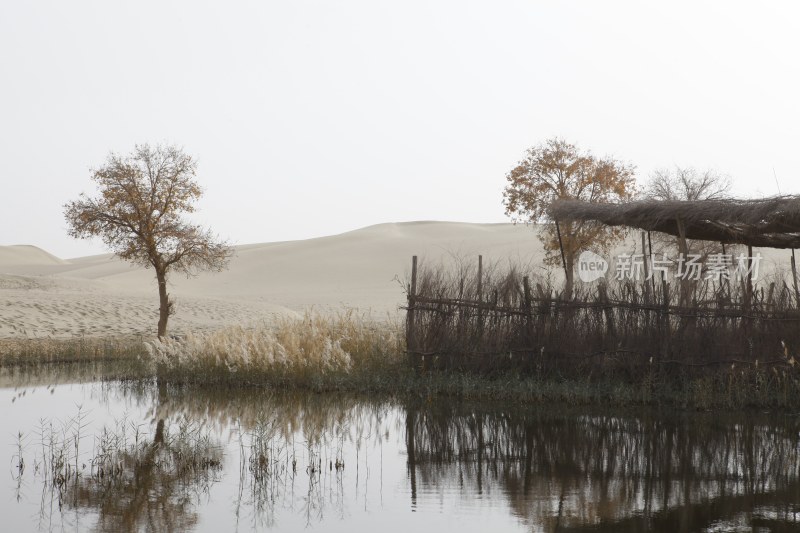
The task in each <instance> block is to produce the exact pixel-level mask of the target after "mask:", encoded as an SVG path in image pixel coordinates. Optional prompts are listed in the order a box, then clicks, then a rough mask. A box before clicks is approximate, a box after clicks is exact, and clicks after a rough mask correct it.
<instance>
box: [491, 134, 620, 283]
mask: <svg viewBox="0 0 800 533" xmlns="http://www.w3.org/2000/svg"><path fill="white" fill-rule="evenodd" d="M506 180H507V181H508V184H507V185H506V188H505V190H504V191H503V206H504V207H505V211H506V215H508V216H510V217H511V218H512V220H513V221H514V223H517V222H525V223H532V224H545V226H544V228H543V231H541V232H540V234H539V238H540V239H541V240H542V244H544V249H545V252H546V255H545V262H546V263H547V264H550V265H555V264H558V263H560V262H561V261H562V257H561V254H560V252H559V239H558V232H557V229H558V230H560V233H561V243H562V245H563V252H564V256H563V262H564V273H565V277H566V284H565V292H566V294H567V295H571V294H572V286H573V280H574V265H575V259H576V258H577V256H578V254H579V253H580V252H581V250H585V249H587V248H588V247H591V248H592V249H594V250H600V251H608V249H609V248H610V246H611V245H612V244H613V243H614V242H615V241H616V240H618V239H620V238H621V237H622V235H623V230H621V229H619V228H608V227H606V226H603V225H602V224H598V223H595V222H574V221H564V222H562V223H560V224H559V225H558V228H557V227H556V224H555V223H554V222H555V221H552V220H550V219H549V217H548V215H547V208H548V207H549V206H550V204H551V203H552V202H553V201H555V200H562V199H573V200H584V201H587V202H616V201H620V200H625V199H628V198H631V197H632V196H633V194H634V192H635V179H634V167H633V166H632V165H629V164H626V163H622V162H620V161H617V160H615V159H611V158H602V159H601V158H597V157H595V156H594V155H592V154H591V152H588V151H582V150H580V149H579V148H578V147H577V146H575V145H574V144H570V143H568V142H566V141H564V140H563V139H559V138H552V139H549V140H547V141H545V142H544V143H542V144H540V145H538V146H534V147H533V148H530V149H528V151H527V152H526V154H525V158H524V159H523V160H522V161H520V162H519V163H518V164H517V166H516V167H514V168H513V169H512V170H511V172H509V173H508V174H507V175H506Z"/></svg>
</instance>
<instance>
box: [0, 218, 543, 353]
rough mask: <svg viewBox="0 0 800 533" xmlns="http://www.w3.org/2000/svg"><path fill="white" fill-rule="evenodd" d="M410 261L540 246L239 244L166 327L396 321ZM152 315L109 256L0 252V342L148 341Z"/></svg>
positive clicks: (478, 236)
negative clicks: (307, 316) (341, 316)
mask: <svg viewBox="0 0 800 533" xmlns="http://www.w3.org/2000/svg"><path fill="white" fill-rule="evenodd" d="M414 254H416V255H418V256H420V257H421V258H422V259H423V260H425V261H436V262H438V261H442V260H445V261H446V260H450V259H452V257H453V256H464V257H475V256H477V255H478V254H483V255H484V257H485V258H487V260H488V259H489V258H494V259H496V260H502V259H504V258H515V259H518V260H520V261H522V262H526V263H527V262H530V261H532V260H537V261H538V257H540V255H541V245H540V243H539V241H538V239H537V238H536V236H535V232H534V231H533V230H532V229H531V228H528V227H525V226H513V225H511V224H465V223H454V222H408V223H397V224H379V225H376V226H370V227H367V228H363V229H359V230H356V231H352V232H348V233H343V234H340V235H333V236H329V237H321V238H316V239H308V240H302V241H288V242H277V243H265V244H251V245H244V246H238V247H237V248H236V256H235V257H234V259H233V260H232V261H231V265H230V268H229V270H227V271H225V272H222V273H220V274H201V275H200V276H198V277H196V278H191V279H186V278H183V277H180V276H177V275H176V276H173V278H172V280H171V288H170V293H171V295H172V297H173V298H174V299H175V300H176V302H177V304H176V306H177V314H176V315H175V316H174V317H172V319H171V329H172V330H173V331H175V332H180V331H186V330H188V329H196V328H211V327H217V326H220V325H224V324H231V323H252V322H254V321H258V320H262V319H268V318H269V317H270V315H271V314H273V313H295V312H302V311H303V310H304V309H307V308H309V307H314V308H317V309H323V310H339V309H344V308H356V309H358V310H359V312H365V313H366V312H368V313H370V314H371V315H372V316H374V317H376V318H381V317H385V316H387V315H389V316H393V315H395V314H396V313H397V312H398V311H397V310H398V307H399V306H400V305H402V304H403V302H404V299H405V298H404V293H403V290H402V288H401V285H400V282H399V280H401V279H405V276H406V274H407V272H408V271H409V270H410V265H411V256H412V255H414ZM537 264H538V263H537ZM157 318H158V299H157V295H156V285H155V281H154V279H153V274H152V271H149V270H145V269H143V268H137V267H132V266H130V265H129V264H127V263H123V262H121V261H119V260H117V259H115V258H114V257H113V256H111V255H101V256H93V257H83V258H78V259H71V260H61V259H58V258H56V257H54V256H52V255H50V254H48V253H47V252H45V251H43V250H41V249H38V248H35V247H32V246H6V247H0V337H42V336H55V337H68V336H73V335H116V334H140V333H141V334H149V333H151V332H152V331H153V329H154V327H155V323H156V321H157Z"/></svg>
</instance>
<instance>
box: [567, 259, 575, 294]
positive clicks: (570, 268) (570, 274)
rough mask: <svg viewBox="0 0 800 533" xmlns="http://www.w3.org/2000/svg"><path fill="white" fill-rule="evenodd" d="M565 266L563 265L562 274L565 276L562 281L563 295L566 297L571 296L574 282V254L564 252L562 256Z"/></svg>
mask: <svg viewBox="0 0 800 533" xmlns="http://www.w3.org/2000/svg"><path fill="white" fill-rule="evenodd" d="M564 261H565V264H566V266H565V267H564V276H565V277H566V280H565V283H564V296H565V297H566V298H567V299H570V298H572V287H573V285H574V282H575V256H574V255H573V254H566V256H565V258H564Z"/></svg>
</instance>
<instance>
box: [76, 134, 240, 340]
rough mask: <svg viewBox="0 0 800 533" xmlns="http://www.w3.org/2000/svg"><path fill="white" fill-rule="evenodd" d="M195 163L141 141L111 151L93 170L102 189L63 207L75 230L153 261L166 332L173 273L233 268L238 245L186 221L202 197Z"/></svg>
mask: <svg viewBox="0 0 800 533" xmlns="http://www.w3.org/2000/svg"><path fill="white" fill-rule="evenodd" d="M196 168H197V165H196V163H195V162H194V160H193V159H192V158H191V156H189V155H187V154H185V153H184V152H183V151H182V150H181V149H180V148H177V147H175V146H155V147H152V148H151V147H150V146H149V145H146V144H145V145H137V146H136V148H135V149H134V151H133V153H132V154H131V155H129V156H125V157H123V156H120V155H117V154H114V153H112V154H111V155H109V156H108V160H107V161H106V164H105V166H103V167H101V168H99V169H97V170H95V171H93V173H92V181H94V182H95V183H96V184H97V187H98V189H99V191H98V192H99V195H98V196H96V197H89V196H86V195H85V194H81V195H80V198H79V199H78V200H77V201H72V202H69V203H67V204H66V205H65V206H64V216H65V218H66V220H67V225H68V227H69V234H70V236H72V237H75V238H81V239H87V238H92V237H100V238H101V239H102V240H103V242H104V243H105V244H106V246H108V247H109V248H110V249H111V250H112V251H113V252H114V253H115V254H116V255H118V256H119V257H120V258H122V259H124V260H126V261H130V262H132V263H135V264H139V265H142V266H145V267H148V268H149V267H152V268H153V269H154V270H155V273H156V280H157V281H158V296H159V303H160V305H159V319H158V336H159V337H163V336H165V335H166V334H167V321H168V320H169V316H170V315H171V314H172V311H173V303H172V301H171V300H170V298H169V294H168V293H167V278H168V275H169V273H170V272H173V271H176V272H180V273H183V274H186V275H187V276H191V275H195V274H197V273H198V272H199V271H202V270H209V271H215V272H219V271H221V270H223V269H224V268H226V267H227V264H228V260H229V259H230V257H231V254H232V249H231V247H230V246H229V245H228V244H227V243H226V242H221V241H218V240H217V239H216V238H215V237H214V235H212V233H211V231H210V230H208V229H205V228H202V227H200V226H198V225H195V224H191V223H189V222H187V221H186V220H184V219H183V217H182V215H183V214H184V213H191V212H193V211H194V203H195V202H196V201H197V200H198V199H199V198H200V196H201V195H202V189H201V188H200V186H199V185H198V184H197V183H196V182H195V179H194V177H195V172H196Z"/></svg>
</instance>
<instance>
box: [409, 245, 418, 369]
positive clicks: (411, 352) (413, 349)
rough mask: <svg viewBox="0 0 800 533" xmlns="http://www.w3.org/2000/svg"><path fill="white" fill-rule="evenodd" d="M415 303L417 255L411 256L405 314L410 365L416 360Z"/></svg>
mask: <svg viewBox="0 0 800 533" xmlns="http://www.w3.org/2000/svg"><path fill="white" fill-rule="evenodd" d="M416 303H417V256H416V255H415V256H413V257H412V258H411V287H410V288H409V290H408V311H407V315H406V351H407V352H408V358H409V362H410V363H411V365H412V367H413V366H415V364H414V363H415V360H416V348H417V347H416V342H415V339H416V330H415V328H414V307H415V306H416Z"/></svg>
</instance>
